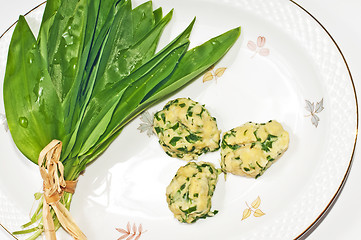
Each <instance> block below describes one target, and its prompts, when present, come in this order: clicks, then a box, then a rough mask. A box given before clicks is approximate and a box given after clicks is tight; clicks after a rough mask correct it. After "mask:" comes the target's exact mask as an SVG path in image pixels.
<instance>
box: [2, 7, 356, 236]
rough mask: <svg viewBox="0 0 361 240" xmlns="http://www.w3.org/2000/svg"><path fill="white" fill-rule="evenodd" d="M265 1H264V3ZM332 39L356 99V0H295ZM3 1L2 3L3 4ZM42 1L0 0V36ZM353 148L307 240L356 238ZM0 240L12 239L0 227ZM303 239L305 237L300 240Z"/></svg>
mask: <svg viewBox="0 0 361 240" xmlns="http://www.w3.org/2000/svg"><path fill="white" fill-rule="evenodd" d="M265 1H266V0H265ZM295 1H296V2H297V3H298V4H300V5H301V6H302V7H304V8H305V9H306V10H307V11H308V12H310V13H311V14H312V15H313V16H314V17H315V18H317V19H318V20H319V21H320V22H321V24H322V25H323V26H324V27H325V28H326V29H327V30H328V31H329V33H330V34H331V35H332V36H333V38H334V39H335V41H336V42H337V44H338V45H339V47H340V48H341V51H342V52H343V54H344V56H345V58H346V60H347V62H348V65H349V68H350V70H351V74H352V76H353V80H354V83H355V86H356V91H357V93H358V96H361V84H360V81H361V27H360V26H359V24H360V23H361V14H360V10H361V1H358V0H343V1H339V0H295ZM4 2H6V3H4ZM41 2H43V0H10V1H5V0H2V4H1V7H0V33H3V32H4V31H5V30H6V29H7V28H8V27H9V26H10V25H11V24H13V23H14V22H15V21H16V20H17V18H18V15H19V14H25V13H26V12H28V11H29V10H30V9H32V8H33V7H35V6H37V5H38V4H40V3H41ZM360 154H361V153H360V151H359V149H358V148H356V151H355V156H354V161H353V165H352V168H351V172H350V175H349V177H348V179H347V182H346V184H345V186H344V189H343V191H342V192H341V195H340V196H339V198H338V199H337V201H336V202H335V204H334V205H333V207H332V208H331V209H330V211H329V212H328V214H327V215H326V216H325V217H324V218H323V219H322V221H320V222H319V223H318V224H317V226H316V227H315V228H314V229H312V231H311V232H310V233H308V236H307V240H308V239H311V240H313V239H317V240H319V239H328V240H333V239H360V234H359V228H360V224H361V208H360V207H359V204H360V200H361V189H360V183H361V161H360V157H361V156H360ZM0 239H1V240H7V239H13V238H12V237H9V235H8V234H7V233H6V232H5V230H3V229H2V228H1V227H0ZM304 239H306V238H304Z"/></svg>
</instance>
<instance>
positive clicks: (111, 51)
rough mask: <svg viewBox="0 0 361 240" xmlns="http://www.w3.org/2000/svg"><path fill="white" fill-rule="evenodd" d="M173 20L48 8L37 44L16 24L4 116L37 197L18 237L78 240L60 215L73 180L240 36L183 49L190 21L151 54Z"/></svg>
mask: <svg viewBox="0 0 361 240" xmlns="http://www.w3.org/2000/svg"><path fill="white" fill-rule="evenodd" d="M171 18H172V11H171V12H169V13H168V14H166V15H165V16H163V13H162V9H161V8H158V9H156V10H153V7H152V2H151V1H149V2H145V3H143V4H141V5H140V6H138V7H136V8H132V6H131V1H130V0H109V1H102V0H48V1H47V4H46V8H45V11H44V15H43V19H42V22H41V26H40V31H39V33H38V37H37V38H36V37H34V35H33V33H32V32H31V30H30V28H29V26H28V24H27V22H26V20H25V18H24V17H23V16H20V18H19V21H18V23H17V25H16V27H15V30H14V33H13V36H12V39H11V43H10V47H9V53H8V60H7V66H6V74H5V79H4V103H5V111H6V117H7V121H8V125H9V129H10V132H11V135H12V138H13V140H14V142H15V144H16V146H17V147H18V149H19V150H20V151H21V152H22V153H23V154H24V155H25V156H26V157H27V158H28V159H30V160H31V161H32V162H34V163H37V164H39V167H40V171H41V174H42V177H43V179H44V194H42V195H37V196H38V199H39V200H41V201H39V207H38V209H37V210H36V211H35V213H34V215H33V216H32V218H31V220H30V222H29V223H27V224H25V225H24V226H23V227H24V230H21V231H18V232H16V234H21V233H29V232H33V235H32V237H30V238H29V239H35V238H37V237H38V236H39V235H41V233H42V232H44V231H45V233H46V234H47V238H48V239H55V233H54V234H53V233H52V232H53V230H52V228H54V229H55V230H56V229H58V228H59V227H60V225H63V227H64V228H65V229H66V230H67V231H68V232H70V233H71V234H72V235H73V236H74V238H78V239H85V235H83V234H82V233H81V232H80V230H78V229H76V226H75V230H74V229H72V226H74V225H76V224H75V223H74V222H72V219H71V217H70V215H69V213H68V212H67V211H66V209H69V207H70V202H71V199H72V193H73V192H74V185H75V182H74V181H75V180H77V179H78V176H79V174H80V173H81V172H82V171H83V170H84V169H85V168H86V166H87V165H88V164H89V163H90V162H92V161H94V160H95V159H96V158H97V157H98V156H99V155H100V154H101V153H102V152H103V151H104V150H105V149H106V148H107V147H108V146H109V144H110V143H111V142H112V141H113V140H114V139H115V138H116V137H117V136H118V135H119V134H120V132H121V130H122V128H123V127H124V126H125V125H126V124H127V123H128V122H129V121H130V120H132V119H133V118H134V117H135V116H137V115H138V114H139V113H141V112H142V111H143V110H144V109H145V108H147V107H148V106H150V105H151V104H153V103H155V102H157V101H158V100H159V99H162V98H164V97H165V96H167V95H169V94H171V93H172V92H174V91H176V90H177V89H179V88H181V87H182V86H183V85H185V84H186V83H188V82H189V81H191V80H192V79H194V78H195V77H196V76H198V75H199V74H201V73H202V72H203V71H205V70H206V69H208V68H209V67H210V66H212V65H213V64H214V63H215V62H217V61H218V60H219V59H220V58H221V57H222V56H223V55H224V54H225V53H226V52H227V51H228V50H229V49H230V47H231V46H232V45H233V43H234V42H235V41H236V40H237V38H238V36H239V34H240V28H235V29H233V30H230V31H228V32H226V33H224V34H222V35H220V36H218V37H215V38H213V39H211V40H209V41H207V42H205V43H204V44H202V45H200V46H198V47H196V48H193V49H191V50H188V46H189V39H188V38H189V35H190V32H191V30H192V27H193V24H194V20H193V21H192V22H191V23H190V25H189V26H188V27H187V28H186V29H185V30H184V31H183V32H182V33H181V34H180V35H179V36H177V37H176V38H175V39H174V40H173V41H172V42H170V43H169V44H168V45H167V46H165V47H164V48H163V49H162V50H160V51H159V52H156V47H157V44H158V41H159V38H160V36H161V34H162V31H163V29H164V28H165V26H166V25H167V23H168V22H169V21H170V20H171ZM39 154H40V156H39ZM58 205H61V206H58ZM64 206H65V207H64ZM49 208H53V210H54V211H49ZM46 212H48V215H47V213H46ZM64 218H65V220H64ZM48 220H49V221H48ZM50 220H51V221H50ZM59 221H60V222H61V223H59ZM64 221H66V222H68V223H66V224H65V225H67V226H64V223H63V222H64ZM49 222H53V223H49ZM49 224H50V226H49ZM52 224H54V226H51V225H52ZM34 225H36V226H35V227H33V226H34ZM69 228H70V229H69ZM74 232H75V233H74Z"/></svg>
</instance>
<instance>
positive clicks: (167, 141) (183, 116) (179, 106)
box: [153, 98, 220, 161]
mask: <svg viewBox="0 0 361 240" xmlns="http://www.w3.org/2000/svg"><path fill="white" fill-rule="evenodd" d="M153 129H154V132H155V133H156V135H157V136H158V138H159V143H160V145H161V146H162V148H163V149H164V151H165V152H166V153H167V154H168V155H169V156H171V157H176V158H180V159H183V160H187V161H189V160H192V159H197V158H198V156H199V155H201V154H202V153H206V152H209V151H210V152H213V151H216V150H218V149H219V143H220V130H218V128H217V122H216V119H215V118H214V117H212V116H211V115H210V113H209V112H208V110H207V109H206V108H205V107H204V105H203V106H202V105H201V104H199V103H197V102H195V101H193V100H191V99H189V98H178V99H175V100H172V101H170V102H168V103H167V104H166V105H165V106H164V108H163V109H162V110H161V111H159V112H157V113H155V114H154V125H153Z"/></svg>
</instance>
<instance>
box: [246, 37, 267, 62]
mask: <svg viewBox="0 0 361 240" xmlns="http://www.w3.org/2000/svg"><path fill="white" fill-rule="evenodd" d="M265 45H266V38H265V37H263V36H259V37H258V38H257V44H256V43H255V42H253V41H248V43H247V47H248V48H249V49H250V50H251V51H253V52H255V53H254V54H253V55H252V57H251V58H253V57H254V56H255V55H256V54H257V53H259V55H261V56H268V55H269V54H270V50H269V49H268V48H265V47H264V46H265Z"/></svg>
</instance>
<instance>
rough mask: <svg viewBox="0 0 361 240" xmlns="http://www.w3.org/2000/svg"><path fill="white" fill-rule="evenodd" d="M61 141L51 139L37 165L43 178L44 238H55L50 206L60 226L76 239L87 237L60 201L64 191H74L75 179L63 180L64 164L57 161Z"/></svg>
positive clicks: (51, 239)
mask: <svg viewBox="0 0 361 240" xmlns="http://www.w3.org/2000/svg"><path fill="white" fill-rule="evenodd" d="M61 148H62V142H61V141H59V140H53V141H51V142H50V143H49V144H48V145H47V146H46V147H45V148H44V149H43V150H42V151H41V152H40V154H39V159H38V165H39V168H40V174H41V177H42V178H43V191H44V193H43V196H44V197H43V199H44V200H43V201H44V202H43V222H44V232H45V238H46V239H47V240H56V234H55V227H54V221H53V218H52V215H51V213H50V208H53V210H54V212H55V215H56V216H57V218H58V220H59V222H60V224H61V226H62V227H63V228H64V229H65V230H66V231H67V232H68V233H69V234H70V235H71V236H72V237H73V238H74V239H76V240H85V239H87V238H86V236H85V235H84V233H83V232H82V231H81V230H80V228H79V227H78V226H77V225H76V223H75V221H74V219H73V217H72V216H71V215H70V212H69V211H68V209H66V207H65V206H64V205H63V204H62V203H61V202H60V199H61V197H62V196H63V193H64V191H65V192H69V193H74V191H75V187H76V183H77V181H65V180H64V166H63V164H62V163H61V162H60V161H59V159H60V154H61Z"/></svg>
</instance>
